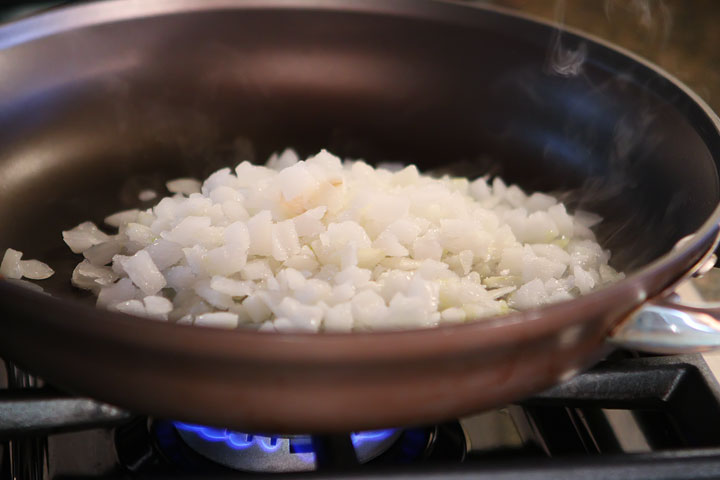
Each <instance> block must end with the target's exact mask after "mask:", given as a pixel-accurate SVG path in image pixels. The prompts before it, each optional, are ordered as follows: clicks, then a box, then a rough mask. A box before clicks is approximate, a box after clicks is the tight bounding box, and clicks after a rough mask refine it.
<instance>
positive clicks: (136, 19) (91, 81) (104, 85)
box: [0, 0, 720, 433]
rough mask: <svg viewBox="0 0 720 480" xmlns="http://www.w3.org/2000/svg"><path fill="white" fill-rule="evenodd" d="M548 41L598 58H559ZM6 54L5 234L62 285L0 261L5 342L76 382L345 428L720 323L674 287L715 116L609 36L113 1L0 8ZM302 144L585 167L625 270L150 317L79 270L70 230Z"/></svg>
mask: <svg viewBox="0 0 720 480" xmlns="http://www.w3.org/2000/svg"><path fill="white" fill-rule="evenodd" d="M553 45H555V46H557V45H560V46H561V47H562V48H563V49H566V50H569V51H575V52H583V55H584V57H583V56H582V55H580V56H575V57H574V58H576V59H577V58H580V61H578V62H577V63H576V64H574V65H570V67H571V68H569V69H567V68H556V67H558V64H556V63H553V62H555V61H557V58H556V56H554V55H553V51H551V50H549V49H551V48H553V47H552V46H553ZM553 59H555V60H553ZM560 66H561V67H562V65H560ZM0 68H1V69H2V77H0V225H3V228H2V230H1V231H0V248H2V249H4V248H5V247H8V246H12V247H15V248H20V249H22V250H24V251H25V252H26V255H27V256H28V257H33V258H40V259H42V260H44V261H46V262H48V263H50V264H52V265H53V266H54V267H56V269H57V270H58V274H57V275H56V276H55V277H54V279H53V280H50V281H48V282H47V283H46V284H45V286H46V288H47V290H48V291H50V292H51V293H52V294H53V296H45V295H41V294H37V293H34V292H31V291H28V290H25V289H21V288H18V287H16V286H14V285H11V284H9V283H8V282H4V281H0V318H1V320H0V353H1V354H2V356H3V357H6V358H9V359H12V360H13V361H15V362H17V363H18V364H19V365H21V366H22V367H24V368H26V369H28V370H29V371H31V372H33V373H36V374H38V375H41V376H43V377H45V378H46V379H48V380H49V381H51V382H53V383H54V384H57V385H61V386H63V387H65V388H67V389H68V390H69V391H73V392H79V393H82V394H86V395H91V396H93V397H95V398H97V399H100V400H103V401H107V402H111V403H114V404H116V405H119V406H122V407H125V408H129V409H133V410H136V411H140V412H144V413H148V414H153V415H158V416H162V417H165V418H174V419H178V420H184V421H189V422H196V423H203V424H210V425H219V426H227V427H236V428H242V429H245V430H249V431H273V432H288V433H292V432H307V431H313V432H322V431H347V430H356V429H372V428H376V427H385V426H391V425H403V424H412V423H416V422H419V421H423V422H428V421H433V420H441V419H445V418H449V417H457V416H459V415H462V414H465V413H468V412H473V411H478V410H482V409H484V408H489V407H492V406H496V405H499V404H504V403H507V402H510V401H513V400H516V399H519V398H521V397H523V396H525V395H528V394H530V393H532V392H535V391H538V390H540V389H543V388H545V387H547V386H549V385H552V384H553V383H556V382H558V381H560V380H562V379H565V378H568V377H569V376H571V375H573V374H574V373H576V372H578V371H580V370H582V369H583V368H586V367H588V366H589V365H591V364H593V363H594V362H596V361H597V360H598V359H600V358H601V357H602V356H603V355H605V354H606V353H607V352H608V351H609V350H610V349H611V348H612V346H611V342H608V335H609V334H611V333H610V332H611V331H613V329H615V330H614V332H615V333H612V334H611V335H612V336H611V340H613V341H615V342H619V343H620V344H622V345H631V346H635V347H644V348H654V349H660V350H663V351H680V350H686V349H700V348H703V347H707V346H710V345H716V344H718V343H720V342H718V338H720V335H718V333H717V326H716V325H717V324H716V320H715V318H716V317H717V315H716V311H714V310H712V309H710V308H701V309H699V310H698V309H696V310H689V309H687V308H685V307H683V306H678V305H675V304H673V303H671V300H668V297H667V294H668V292H671V291H672V289H673V288H674V286H676V285H677V284H678V282H680V281H682V280H683V279H684V278H686V277H688V276H689V275H691V274H692V273H694V272H695V271H697V270H698V269H700V268H702V267H703V266H704V265H706V264H707V259H708V258H709V256H710V255H711V253H712V251H713V250H714V247H715V245H716V242H717V236H718V221H719V220H720V212H719V211H718V210H717V208H716V207H717V204H718V199H720V187H719V177H718V171H717V164H718V161H719V160H720V135H719V134H718V127H719V125H720V124H719V122H718V119H717V117H716V116H715V115H714V114H713V113H712V112H711V111H710V109H709V108H708V107H707V105H705V104H704V103H703V102H702V101H701V100H699V99H698V98H697V96H695V95H694V94H693V93H692V92H690V91H689V90H688V89H687V88H686V87H684V86H683V85H682V84H680V83H679V82H678V81H676V80H675V79H673V78H672V77H670V76H669V75H667V74H666V73H665V72H663V71H661V70H659V69H658V68H656V67H654V66H652V65H649V64H648V63H647V62H644V61H643V60H641V59H638V58H636V57H634V56H632V55H631V54H629V53H627V52H623V51H620V50H619V49H617V48H615V47H612V46H609V45H607V44H604V43H602V42H601V41H599V40H596V39H591V38H588V37H584V36H582V35H580V34H577V33H574V32H564V33H562V35H560V36H558V32H557V31H556V30H555V29H554V28H553V27H552V26H550V25H547V24H544V23H542V22H539V21H536V20H532V19H528V18H525V17H521V16H517V15H512V14H509V13H506V12H503V11H500V10H495V9H491V8H477V7H470V6H466V5H460V4H453V3H441V2H431V1H425V0H390V1H388V0H348V1H340V0H267V1H262V2H261V1H255V0H249V1H243V2H240V1H237V2H235V1H229V0H205V1H200V0H176V1H172V2H170V1H158V2H143V1H128V2H123V1H111V2H103V3H99V4H89V5H84V6H79V7H74V8H69V9H66V10H59V11H56V12H51V13H47V14H43V15H40V16H37V17H33V18H29V19H26V20H22V21H19V22H16V23H12V24H9V25H6V26H3V27H1V28H0ZM288 145H291V146H294V147H296V148H297V149H298V150H299V151H300V152H301V153H303V154H308V153H311V152H313V151H316V150H318V149H319V148H321V147H327V148H330V149H332V150H333V151H335V152H337V153H339V154H341V155H345V156H349V157H365V158H368V159H373V160H394V161H403V162H411V161H412V162H415V163H417V164H418V165H420V167H421V168H424V169H445V170H449V171H452V172H453V173H456V174H461V175H468V176H475V175H477V174H481V173H485V172H491V173H493V174H500V175H502V176H503V177H504V178H507V179H508V180H510V181H513V182H518V183H520V184H521V185H522V186H524V187H526V188H528V189H541V190H546V191H564V192H571V193H570V194H568V195H566V198H567V201H568V202H570V203H571V204H572V205H574V206H576V207H582V208H586V209H591V210H594V211H598V212H599V213H601V214H602V215H603V216H604V217H605V218H606V219H607V220H606V222H605V229H604V230H602V229H601V230H600V231H599V236H600V238H601V240H602V241H603V242H604V244H605V246H607V247H608V248H611V249H612V250H613V251H614V252H615V260H614V262H615V265H616V266H618V267H619V268H623V269H625V270H627V271H628V272H629V275H628V277H627V278H626V279H625V280H623V281H621V282H619V283H617V284H615V285H612V286H610V287H608V288H605V289H603V290H600V291H597V292H595V293H592V294H590V295H587V296H584V297H581V298H578V299H576V300H573V301H570V302H565V303H560V304H556V305H551V306H548V307H545V308H542V309H537V310H532V311H527V312H524V313H517V314H512V315H508V316H504V317H499V318H493V319H489V320H483V321H479V322H473V323H468V324H464V325H461V326H447V327H442V328H438V329H433V330H423V331H405V332H389V333H372V334H352V335H330V334H327V335H300V334H297V335H273V334H261V333H250V332H241V331H238V332H226V331H216V330H212V329H199V328H192V327H186V326H179V325H172V324H162V323H158V322H150V321H145V320H139V319H136V318H133V317H129V316H125V315H121V314H116V313H109V312H105V311H100V310H96V309H94V308H93V307H92V306H90V305H89V302H88V301H87V300H88V299H87V298H83V297H81V295H80V294H79V293H78V292H76V291H73V290H72V289H71V288H70V286H69V282H68V281H67V280H68V278H69V273H70V271H71V266H72V265H73V263H76V262H77V259H76V258H74V257H73V256H72V255H71V254H68V253H66V249H65V248H64V246H63V245H62V243H61V239H60V235H59V234H58V232H59V231H60V230H62V229H65V228H68V227H70V226H73V225H75V224H77V223H78V222H80V221H81V220H85V219H87V218H92V219H95V220H97V221H99V220H101V219H102V217H103V216H104V215H106V214H107V213H108V212H112V211H117V210H119V209H122V208H128V207H129V206H131V205H132V204H133V203H134V202H136V201H137V200H136V199H137V191H138V190H139V189H141V188H157V189H160V188H161V185H162V182H163V181H164V180H166V179H168V178H173V177H177V176H180V175H195V176H200V177H202V176H204V175H206V174H208V173H209V172H210V171H212V170H214V169H216V168H218V167H219V166H222V165H226V164H232V163H236V162H237V161H239V160H240V159H243V158H253V159H256V160H262V159H263V158H265V157H266V156H267V155H268V154H269V153H270V152H272V151H274V150H277V149H280V148H283V147H285V146H288ZM688 236H689V237H688ZM683 238H686V240H685V241H684V242H681V244H680V245H679V246H677V247H676V245H678V242H679V241H680V240H681V239H683ZM673 319H674V320H678V319H679V321H676V322H675V323H674V324H672V325H671V327H669V328H666V329H663V328H662V327H663V325H665V326H667V325H668V322H672V321H673ZM622 322H624V323H622ZM648 325H650V327H651V330H648V329H647V328H646V327H647V326H648Z"/></svg>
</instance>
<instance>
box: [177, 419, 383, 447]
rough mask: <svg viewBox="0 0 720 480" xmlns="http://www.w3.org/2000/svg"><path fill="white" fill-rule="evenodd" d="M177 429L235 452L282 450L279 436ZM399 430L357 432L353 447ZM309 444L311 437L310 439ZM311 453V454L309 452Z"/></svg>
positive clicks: (184, 426) (181, 425)
mask: <svg viewBox="0 0 720 480" xmlns="http://www.w3.org/2000/svg"><path fill="white" fill-rule="evenodd" d="M173 424H174V425H175V428H178V429H180V430H185V431H187V432H193V433H195V434H196V435H198V436H199V437H200V438H202V439H204V440H207V441H209V442H224V443H225V445H227V446H228V447H230V448H232V449H234V450H247V449H249V448H251V447H253V446H257V447H260V448H261V449H262V450H263V451H265V452H267V453H272V452H275V451H277V450H278V449H279V448H280V438H281V437H279V436H269V437H267V436H262V435H253V434H250V433H242V432H233V431H231V430H228V429H226V428H213V427H204V426H202V425H193V424H190V423H183V422H173ZM396 431H397V429H395V428H390V429H385V430H372V431H369V432H355V433H351V434H350V439H351V440H352V444H353V447H355V449H357V448H358V447H360V446H361V445H363V444H365V443H379V442H382V441H383V440H386V439H387V438H390V437H391V436H392V435H393V434H394V433H395V432H396ZM307 440H308V443H309V437H308V439H307ZM308 453H309V452H308Z"/></svg>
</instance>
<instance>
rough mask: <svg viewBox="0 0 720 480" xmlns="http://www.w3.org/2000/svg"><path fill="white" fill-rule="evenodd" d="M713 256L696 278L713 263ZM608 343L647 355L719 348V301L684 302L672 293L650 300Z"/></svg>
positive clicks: (611, 334) (616, 328)
mask: <svg viewBox="0 0 720 480" xmlns="http://www.w3.org/2000/svg"><path fill="white" fill-rule="evenodd" d="M716 260H717V259H716V257H715V256H714V255H713V256H712V257H711V258H710V259H709V260H708V261H707V262H706V263H705V264H704V265H703V268H701V269H700V270H699V271H698V272H696V275H700V276H701V275H704V274H705V273H707V272H708V271H709V270H710V269H711V268H712V266H713V265H714V264H715V262H716ZM608 341H609V342H610V343H612V344H615V345H617V346H619V347H622V348H627V349H630V350H639V351H643V352H650V353H662V354H673V353H692V352H704V351H708V350H713V349H718V348H720V302H699V303H697V304H689V303H683V301H682V300H680V298H679V297H678V296H677V295H675V294H671V295H669V296H666V297H662V298H656V299H653V300H650V301H648V302H646V303H645V304H643V305H642V306H641V307H639V308H638V309H637V310H635V311H634V312H632V313H631V314H630V315H629V316H628V317H627V318H626V319H625V320H623V321H622V322H621V323H620V324H619V325H617V326H616V327H615V328H614V329H613V331H612V332H611V333H610V335H609V336H608Z"/></svg>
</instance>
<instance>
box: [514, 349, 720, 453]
mask: <svg viewBox="0 0 720 480" xmlns="http://www.w3.org/2000/svg"><path fill="white" fill-rule="evenodd" d="M522 405H523V406H524V407H526V410H527V411H528V413H530V414H531V416H532V417H535V419H536V422H542V420H537V419H538V418H541V417H542V416H545V417H547V416H548V415H550V413H551V412H552V411H554V410H555V411H557V412H558V415H561V413H560V412H561V411H562V412H571V413H572V410H574V409H577V411H579V412H585V413H589V412H592V411H593V409H595V410H597V409H601V408H602V409H631V410H632V411H633V412H634V413H633V414H634V416H635V418H636V420H637V421H638V422H639V423H640V424H641V426H642V427H643V428H644V429H646V430H648V433H649V435H648V437H649V438H651V439H653V442H654V443H655V444H653V445H651V446H652V447H653V448H673V447H674V448H677V447H681V448H684V447H697V448H709V447H716V446H717V445H718V432H720V386H719V385H718V383H717V381H716V380H715V378H714V376H713V375H712V373H710V372H709V370H708V367H707V365H706V364H705V362H704V361H703V360H702V358H701V357H699V356H697V355H696V356H681V357H644V358H635V359H625V360H622V361H616V362H605V363H602V364H600V365H599V366H598V367H597V368H595V369H593V370H592V371H591V372H588V373H585V374H582V375H579V376H577V377H575V378H573V379H571V380H570V381H568V382H565V383H563V384H561V385H558V386H556V387H553V388H551V389H550V390H547V391H546V392H543V393H541V394H539V395H536V396H534V397H532V398H529V399H527V400H525V401H523V402H522ZM558 421H559V420H558ZM551 424H552V425H554V426H551V427H550V428H543V429H542V430H543V435H548V436H549V437H548V438H550V440H552V436H553V432H554V431H555V432H556V433H557V435H561V433H560V432H557V430H558V429H557V428H555V427H557V426H558V425H560V424H559V423H556V421H552V422H551ZM681 426H682V427H681ZM577 450H578V451H581V450H582V449H581V448H579V447H577ZM588 451H589V450H588Z"/></svg>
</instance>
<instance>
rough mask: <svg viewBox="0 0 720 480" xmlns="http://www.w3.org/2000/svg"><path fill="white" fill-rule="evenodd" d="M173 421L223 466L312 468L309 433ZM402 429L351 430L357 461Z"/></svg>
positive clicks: (369, 456)
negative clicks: (244, 430) (286, 433)
mask: <svg viewBox="0 0 720 480" xmlns="http://www.w3.org/2000/svg"><path fill="white" fill-rule="evenodd" d="M173 425H174V426H175V429H176V430H177V432H178V434H179V435H180V437H181V438H182V439H183V441H185V443H186V444H187V445H188V446H189V447H190V448H192V449H193V450H195V451H196V452H197V453H199V454H200V455H202V456H204V457H205V458H208V459H210V460H212V461H214V462H217V463H219V464H221V465H224V466H226V467H230V468H233V469H236V470H245V471H254V472H302V471H312V470H315V453H313V448H312V439H311V438H310V436H309V435H290V436H276V435H273V436H267V435H255V434H249V433H242V432H234V431H232V430H228V429H223V428H212V427H204V426H201V425H192V424H188V423H182V422H173ZM401 433H402V431H401V430H400V429H386V430H374V431H368V432H355V433H352V434H350V438H351V440H352V444H353V447H354V448H355V455H356V456H357V459H358V461H359V462H360V463H367V462H369V461H370V460H372V459H373V458H375V457H377V456H378V455H380V454H382V453H383V452H385V451H387V450H388V449H389V448H390V446H392V444H393V443H394V442H395V441H396V440H397V439H398V437H399V436H400V434H401Z"/></svg>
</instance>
